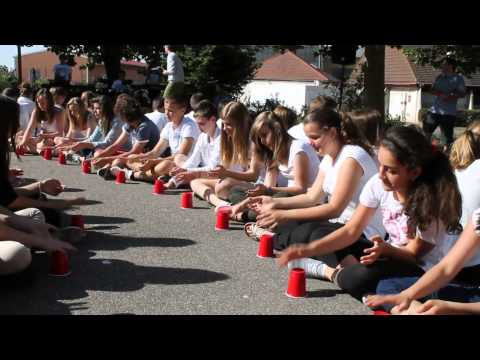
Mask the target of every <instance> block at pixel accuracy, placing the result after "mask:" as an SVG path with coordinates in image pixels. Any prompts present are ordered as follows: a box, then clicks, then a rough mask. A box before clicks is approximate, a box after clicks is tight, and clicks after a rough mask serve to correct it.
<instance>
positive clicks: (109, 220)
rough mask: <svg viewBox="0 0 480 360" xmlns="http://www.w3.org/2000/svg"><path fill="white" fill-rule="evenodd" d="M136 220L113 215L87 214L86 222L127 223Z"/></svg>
mask: <svg viewBox="0 0 480 360" xmlns="http://www.w3.org/2000/svg"><path fill="white" fill-rule="evenodd" d="M132 222H135V220H134V219H131V218H124V217H113V216H100V215H85V224H102V225H103V224H126V223H132Z"/></svg>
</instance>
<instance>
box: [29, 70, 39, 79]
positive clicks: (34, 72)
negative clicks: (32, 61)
mask: <svg viewBox="0 0 480 360" xmlns="http://www.w3.org/2000/svg"><path fill="white" fill-rule="evenodd" d="M29 76H30V82H34V81H37V80H39V79H40V70H38V69H35V68H31V69H30V71H29Z"/></svg>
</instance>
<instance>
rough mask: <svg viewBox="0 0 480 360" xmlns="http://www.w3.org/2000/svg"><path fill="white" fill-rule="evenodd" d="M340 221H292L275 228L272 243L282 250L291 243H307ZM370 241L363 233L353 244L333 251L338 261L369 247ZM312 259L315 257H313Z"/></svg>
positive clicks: (338, 225)
mask: <svg viewBox="0 0 480 360" xmlns="http://www.w3.org/2000/svg"><path fill="white" fill-rule="evenodd" d="M343 226H344V224H341V223H331V222H329V221H326V220H325V221H303V222H296V221H292V222H289V223H287V224H285V225H281V226H279V227H278V228H277V231H276V234H275V236H274V237H273V244H274V247H275V249H276V250H284V249H286V248H287V247H289V246H290V245H292V244H308V243H311V242H313V241H315V240H318V239H321V238H323V237H325V236H327V235H329V234H331V233H332V232H334V231H336V230H338V229H340V228H341V227H343ZM371 246H372V243H371V242H370V241H369V240H367V239H366V238H365V236H364V235H362V236H361V237H360V239H358V241H356V242H355V243H354V244H352V245H350V246H348V247H346V248H345V249H341V250H338V251H335V255H336V257H337V260H338V261H342V260H343V258H345V257H346V256H347V255H349V254H351V253H359V252H361V251H363V249H365V248H367V247H371ZM313 258H314V259H315V258H316V257H313Z"/></svg>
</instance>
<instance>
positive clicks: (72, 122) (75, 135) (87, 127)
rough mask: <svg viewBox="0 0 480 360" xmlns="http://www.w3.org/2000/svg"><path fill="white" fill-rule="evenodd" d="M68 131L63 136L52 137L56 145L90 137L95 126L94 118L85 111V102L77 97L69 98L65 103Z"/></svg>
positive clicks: (63, 144)
mask: <svg viewBox="0 0 480 360" xmlns="http://www.w3.org/2000/svg"><path fill="white" fill-rule="evenodd" d="M66 112H67V121H68V132H67V133H66V134H65V137H62V136H58V137H56V138H55V139H54V141H55V144H56V145H57V146H66V145H69V144H73V143H76V142H79V141H82V140H86V139H88V138H89V137H90V134H91V133H92V132H93V130H95V128H96V127H97V123H96V121H95V118H94V117H93V116H92V115H91V113H90V112H88V111H87V108H86V107H85V103H84V102H83V101H82V100H81V99H80V98H79V97H73V98H71V99H70V100H69V101H68V103H67V111H66Z"/></svg>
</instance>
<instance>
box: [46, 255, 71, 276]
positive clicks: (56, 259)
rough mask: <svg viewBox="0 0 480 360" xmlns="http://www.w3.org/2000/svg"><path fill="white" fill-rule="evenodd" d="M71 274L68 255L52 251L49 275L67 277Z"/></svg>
mask: <svg viewBox="0 0 480 360" xmlns="http://www.w3.org/2000/svg"><path fill="white" fill-rule="evenodd" d="M71 273H72V272H71V271H70V265H69V263H68V255H67V254H65V253H64V252H62V251H54V252H53V253H52V255H51V258H50V275H52V276H68V275H70V274H71Z"/></svg>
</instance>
